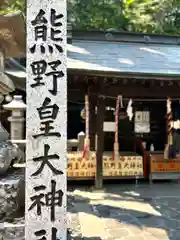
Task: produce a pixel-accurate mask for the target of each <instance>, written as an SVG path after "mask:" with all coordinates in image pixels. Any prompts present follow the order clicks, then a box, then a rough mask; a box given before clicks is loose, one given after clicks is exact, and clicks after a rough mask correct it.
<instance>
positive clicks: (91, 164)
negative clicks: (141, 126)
mask: <svg viewBox="0 0 180 240" xmlns="http://www.w3.org/2000/svg"><path fill="white" fill-rule="evenodd" d="M95 172H96V158H95V156H93V155H92V156H91V157H90V158H89V159H82V153H81V154H75V153H71V154H68V168H67V176H68V177H70V178H72V179H73V178H77V179H78V178H84V179H85V178H86V177H87V178H88V177H94V176H95ZM137 175H138V176H143V159H142V157H141V156H124V157H121V156H120V157H119V160H113V159H112V157H106V156H104V157H103V176H104V177H116V176H117V177H131V176H132V177H133V176H134V177H135V176H137Z"/></svg>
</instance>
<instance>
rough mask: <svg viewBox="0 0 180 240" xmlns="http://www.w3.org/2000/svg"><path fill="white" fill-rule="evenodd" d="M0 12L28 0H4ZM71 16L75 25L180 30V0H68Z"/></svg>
mask: <svg viewBox="0 0 180 240" xmlns="http://www.w3.org/2000/svg"><path fill="white" fill-rule="evenodd" d="M0 1H1V0H0ZM37 1H40V0H37ZM3 2H5V4H4V6H5V7H3V8H2V6H1V4H0V14H5V13H8V12H12V11H16V10H20V11H21V12H22V13H23V14H24V15H25V0H3ZM67 2H68V20H69V21H71V22H72V25H73V27H74V28H76V29H84V30H88V29H97V30H108V29H110V30H114V31H122V30H125V31H133V32H144V33H147V32H148V33H160V34H163V33H166V34H171V35H172V34H175V35H179V34H180V0H68V1H67Z"/></svg>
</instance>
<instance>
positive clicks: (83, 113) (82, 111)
mask: <svg viewBox="0 0 180 240" xmlns="http://www.w3.org/2000/svg"><path fill="white" fill-rule="evenodd" d="M80 115H81V118H82V119H83V120H85V119H86V110H85V108H83V109H82V110H81V114H80Z"/></svg>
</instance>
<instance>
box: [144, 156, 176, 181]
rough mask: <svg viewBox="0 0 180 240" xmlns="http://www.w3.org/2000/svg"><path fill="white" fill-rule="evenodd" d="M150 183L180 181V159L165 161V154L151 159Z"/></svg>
mask: <svg viewBox="0 0 180 240" xmlns="http://www.w3.org/2000/svg"><path fill="white" fill-rule="evenodd" d="M149 179H150V181H152V180H158V179H159V180H161V179H162V180H163V179H164V180H175V179H180V157H179V158H176V159H164V155H163V154H157V155H156V154H155V155H152V156H151V158H150V175H149Z"/></svg>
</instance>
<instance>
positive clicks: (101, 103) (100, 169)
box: [95, 96, 105, 189]
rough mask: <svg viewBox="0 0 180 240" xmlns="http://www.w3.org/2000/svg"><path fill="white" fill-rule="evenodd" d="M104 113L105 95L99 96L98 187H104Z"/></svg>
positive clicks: (97, 123)
mask: <svg viewBox="0 0 180 240" xmlns="http://www.w3.org/2000/svg"><path fill="white" fill-rule="evenodd" d="M104 115H105V99H104V97H103V96H98V100H97V119H96V127H97V149H96V176H95V187H96V189H102V187H103V152H104V131H103V124H104Z"/></svg>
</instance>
